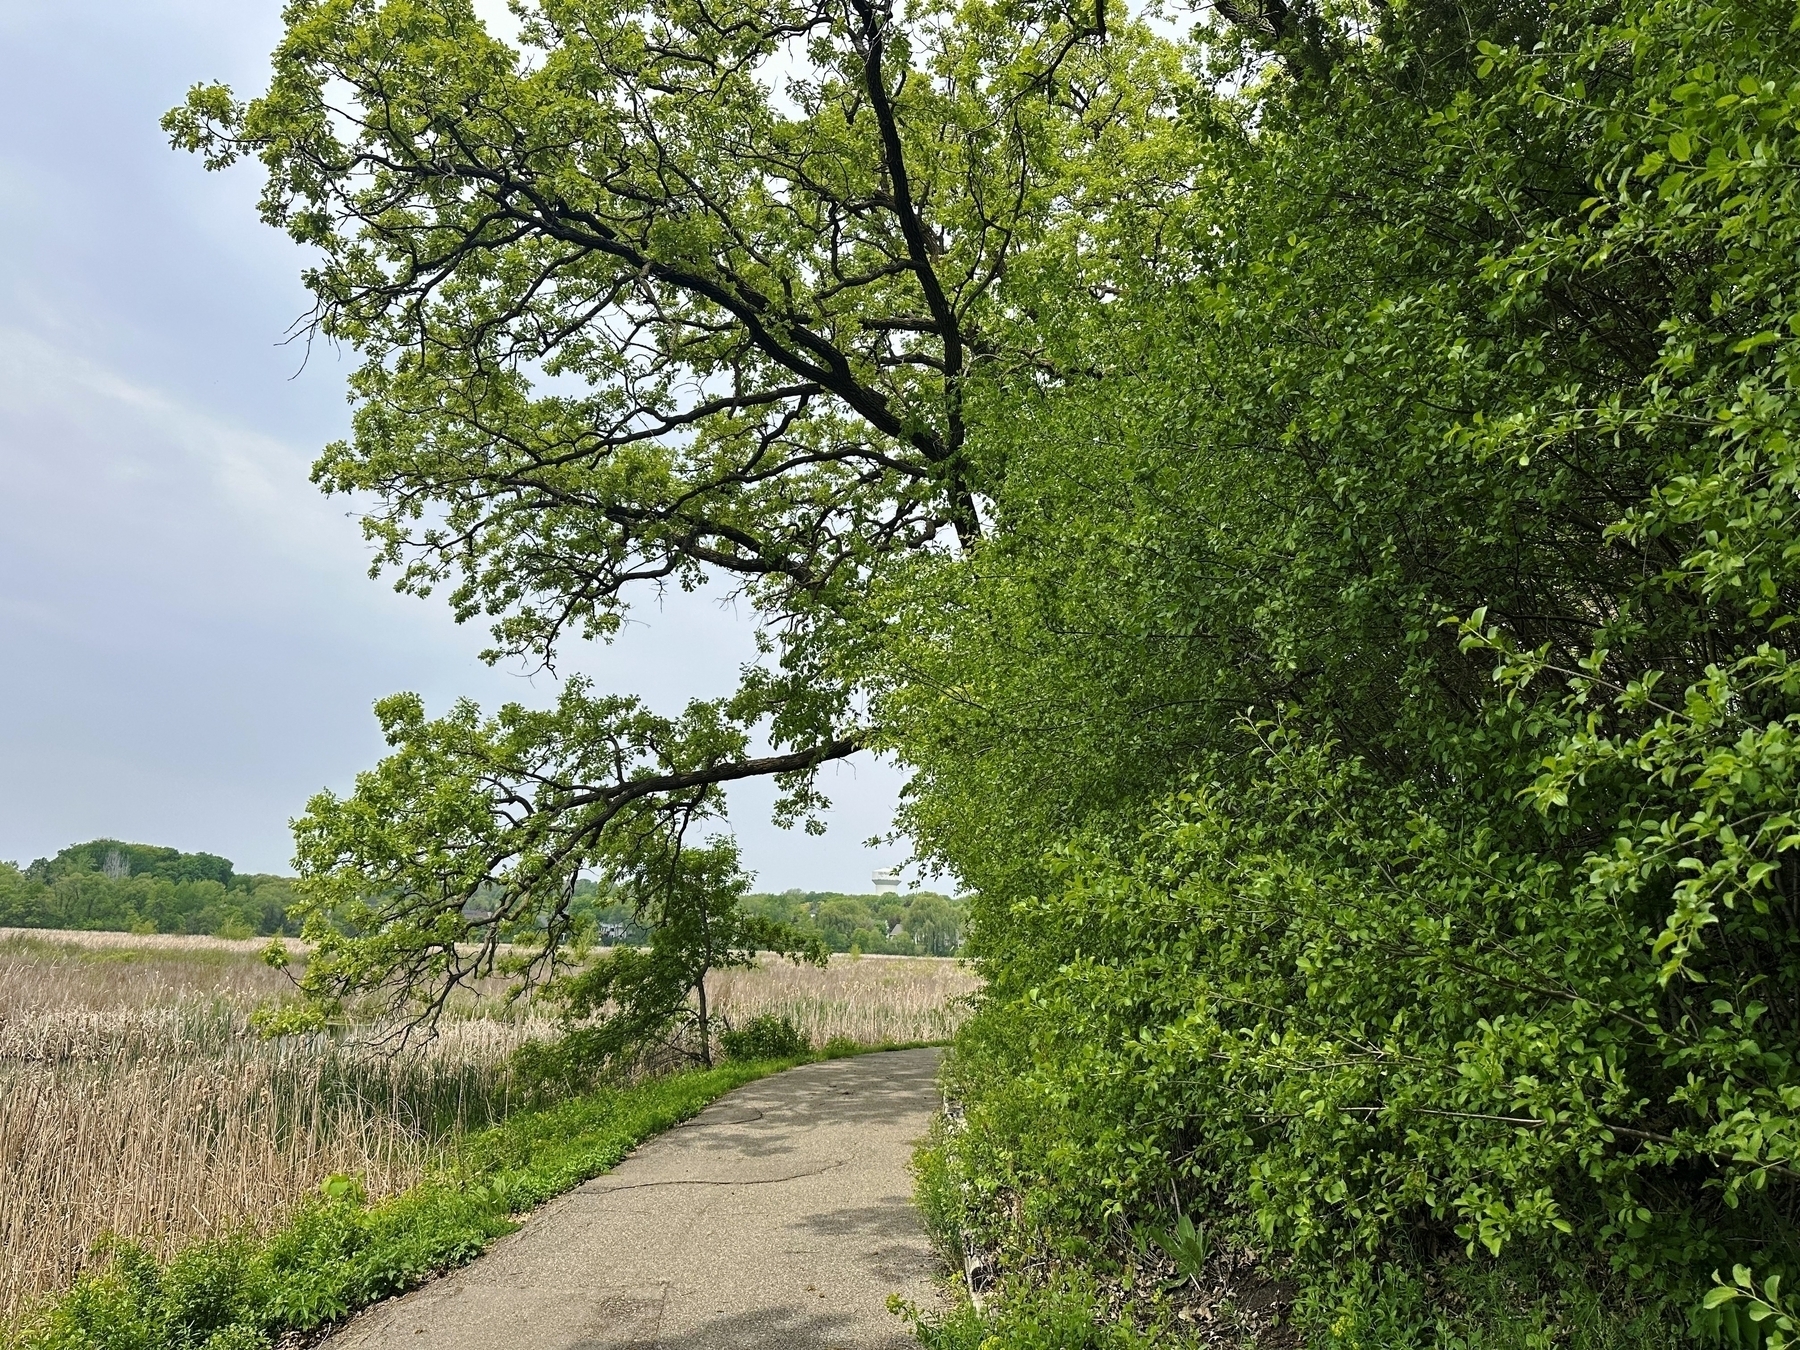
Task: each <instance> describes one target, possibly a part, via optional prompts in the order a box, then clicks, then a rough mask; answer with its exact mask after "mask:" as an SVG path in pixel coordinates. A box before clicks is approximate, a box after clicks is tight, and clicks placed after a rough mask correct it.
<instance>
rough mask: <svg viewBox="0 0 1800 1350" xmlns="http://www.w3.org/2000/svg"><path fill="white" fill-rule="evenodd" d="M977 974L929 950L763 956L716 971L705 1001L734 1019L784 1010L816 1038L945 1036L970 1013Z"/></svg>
mask: <svg viewBox="0 0 1800 1350" xmlns="http://www.w3.org/2000/svg"><path fill="white" fill-rule="evenodd" d="M980 983H981V982H980V980H978V979H977V978H976V977H975V974H974V972H973V971H971V970H970V969H969V968H968V967H967V966H966V965H964V964H963V963H962V962H961V961H952V960H947V959H942V958H938V957H932V956H834V957H832V958H831V963H830V964H829V965H827V966H823V967H820V966H799V965H795V964H793V963H792V962H790V961H781V960H777V959H776V958H773V957H764V958H763V960H762V961H761V962H760V963H758V964H757V965H756V966H755V967H754V968H752V969H749V970H721V971H715V972H714V973H713V974H712V975H711V976H709V977H708V978H707V981H706V993H707V1000H708V1002H709V1003H710V1004H711V1006H712V1008H713V1009H714V1010H715V1011H717V1012H719V1013H722V1014H724V1016H725V1017H726V1019H727V1020H729V1021H731V1022H734V1023H736V1022H745V1021H748V1020H749V1019H750V1018H752V1017H760V1016H763V1015H764V1014H770V1015H773V1016H777V1017H789V1018H792V1019H793V1022H794V1025H795V1026H797V1027H799V1028H800V1030H801V1032H802V1033H804V1034H805V1036H806V1037H807V1039H808V1040H810V1041H811V1042H812V1043H813V1044H814V1045H817V1046H822V1045H824V1044H825V1043H826V1042H827V1041H830V1040H833V1039H836V1038H839V1037H843V1038H847V1039H849V1040H853V1041H856V1042H858V1043H860V1044H862V1045H882V1044H888V1043H892V1042H905V1041H945V1040H949V1039H950V1037H951V1036H953V1035H954V1034H955V1033H956V1029H957V1027H959V1026H961V1025H962V1022H963V1020H964V1019H965V1018H966V1017H967V1016H968V1015H969V1001H968V1000H969V996H970V995H971V994H973V993H974V992H975V990H976V989H977V988H978V987H979V986H980Z"/></svg>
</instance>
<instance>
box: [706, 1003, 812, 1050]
mask: <svg viewBox="0 0 1800 1350" xmlns="http://www.w3.org/2000/svg"><path fill="white" fill-rule="evenodd" d="M719 1044H720V1045H721V1046H722V1047H723V1048H724V1050H725V1058H726V1059H729V1060H754V1059H795V1058H797V1057H798V1056H800V1055H804V1054H806V1053H807V1051H809V1050H811V1049H812V1046H811V1045H810V1044H808V1042H807V1039H806V1037H805V1036H804V1035H803V1034H801V1031H800V1028H799V1027H797V1026H795V1025H794V1019H793V1018H791V1017H777V1016H775V1015H774V1014H772V1013H766V1014H764V1015H763V1016H761V1017H752V1018H751V1019H750V1020H749V1021H748V1022H746V1023H744V1025H743V1026H741V1027H732V1028H730V1029H728V1030H726V1031H724V1032H722V1033H721V1034H720V1036H719Z"/></svg>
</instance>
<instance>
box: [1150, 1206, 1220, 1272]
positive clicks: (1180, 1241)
mask: <svg viewBox="0 0 1800 1350" xmlns="http://www.w3.org/2000/svg"><path fill="white" fill-rule="evenodd" d="M1150 1241H1151V1242H1153V1243H1154V1244H1155V1245H1156V1246H1157V1247H1159V1248H1161V1249H1162V1253H1163V1255H1164V1256H1166V1257H1168V1258H1169V1260H1170V1261H1171V1262H1173V1263H1174V1266H1175V1278H1174V1279H1172V1280H1170V1281H1169V1282H1168V1283H1167V1284H1166V1285H1164V1286H1163V1287H1164V1288H1165V1289H1177V1288H1179V1287H1180V1286H1182V1285H1184V1284H1187V1283H1188V1282H1189V1281H1190V1280H1191V1281H1198V1280H1199V1278H1200V1272H1201V1271H1202V1270H1204V1269H1206V1260H1207V1258H1208V1257H1209V1256H1211V1255H1212V1239H1211V1238H1210V1237H1208V1236H1207V1233H1206V1230H1205V1229H1204V1228H1196V1227H1194V1221H1193V1220H1192V1219H1190V1218H1189V1217H1188V1216H1187V1215H1185V1214H1180V1215H1177V1216H1176V1218H1175V1226H1174V1227H1173V1228H1172V1229H1170V1230H1169V1231H1168V1232H1166V1233H1152V1234H1151V1235H1150Z"/></svg>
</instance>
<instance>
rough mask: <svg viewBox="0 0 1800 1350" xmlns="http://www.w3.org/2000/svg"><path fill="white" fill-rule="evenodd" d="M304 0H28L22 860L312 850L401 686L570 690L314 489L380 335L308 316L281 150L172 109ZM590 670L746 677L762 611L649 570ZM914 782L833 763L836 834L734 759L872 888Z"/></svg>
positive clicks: (265, 865)
mask: <svg viewBox="0 0 1800 1350" xmlns="http://www.w3.org/2000/svg"><path fill="white" fill-rule="evenodd" d="M279 35H280V3H279V0H130V3H126V2H125V0H0V52H4V54H5V64H6V68H7V77H6V79H5V80H3V81H0V126H4V127H5V134H4V137H3V139H0V858H4V859H11V860H18V861H20V862H25V861H29V860H30V859H32V858H35V857H42V856H48V855H50V854H53V853H55V852H56V851H57V850H58V849H60V848H62V847H64V846H66V845H68V844H71V843H74V842H77V841H81V840H87V839H92V838H97V837H111V838H120V839H125V840H129V841H132V842H140V843H155V844H168V845H173V846H175V847H178V848H182V849H185V850H189V851H196V850H198V851H205V852H209V853H218V854H223V855H224V856H226V857H228V858H230V859H232V860H233V862H234V863H235V864H236V865H237V867H238V870H240V871H277V872H285V871H287V870H289V858H290V856H291V854H292V841H291V838H290V836H289V834H288V828H287V822H288V820H289V819H291V818H292V817H293V816H295V815H296V814H298V813H299V812H300V810H301V809H302V808H303V806H304V804H305V802H306V799H307V798H308V796H310V795H311V794H312V793H313V792H316V791H317V790H318V789H320V788H321V787H330V788H332V789H334V790H336V791H339V792H343V791H347V790H348V789H349V787H350V785H351V783H352V781H353V778H354V775H355V774H356V772H357V770H359V769H362V768H366V767H368V766H369V765H371V764H373V763H374V762H375V760H376V759H377V758H379V756H380V754H381V751H382V748H383V747H382V743H381V739H380V736H379V735H378V733H377V731H376V727H375V722H374V719H373V717H372V715H371V713H370V706H371V704H372V703H373V702H374V701H375V700H376V699H377V698H379V697H381V696H383V695H385V694H389V693H393V692H395V691H397V690H401V689H410V690H416V691H418V692H419V693H420V694H422V695H423V696H424V697H425V699H426V702H427V704H428V706H429V707H430V708H431V709H432V710H434V711H439V710H442V709H444V708H445V707H447V706H448V704H449V703H450V701H451V700H452V699H454V698H457V697H459V696H463V695H468V696H471V697H474V698H476V699H477V700H479V701H480V702H482V703H483V705H484V706H489V707H491V706H494V705H497V704H498V703H500V702H503V701H506V700H517V701H521V702H526V703H545V702H548V701H549V700H551V699H552V698H553V697H554V695H555V684H554V682H553V681H552V680H551V679H550V678H549V677H546V676H544V675H542V674H538V675H535V676H532V675H529V674H527V673H526V672H525V671H524V670H522V669H521V668H518V667H499V668H490V667H487V666H485V665H483V664H482V662H481V661H479V660H478V659H477V656H476V653H477V652H478V651H480V649H481V648H482V646H483V645H485V643H484V640H485V638H486V633H485V630H484V629H482V628H481V627H480V626H479V625H470V626H466V627H459V626H458V625H457V624H456V623H455V622H454V621H453V620H452V618H451V616H450V614H449V612H448V610H447V609H446V608H445V606H444V605H443V604H442V603H441V602H439V601H436V600H419V599H415V598H410V597H402V596H398V595H395V594H394V593H393V592H392V590H391V589H390V586H389V584H388V583H387V582H385V581H372V580H370V579H369V577H368V574H367V573H368V554H367V549H366V547H365V545H364V543H363V540H362V536H361V532H360V528H359V526H358V523H357V521H356V520H355V518H354V516H353V515H352V504H351V503H349V502H347V501H345V500H343V499H327V498H325V497H323V496H322V495H321V494H319V493H318V491H317V490H316V489H314V488H313V487H312V485H311V484H310V482H309V481H308V478H307V472H308V466H309V465H310V463H311V461H312V459H313V457H314V456H315V455H316V453H317V452H318V450H319V448H320V447H322V446H323V445H325V444H327V443H329V442H330V441H332V440H334V439H336V438H338V437H339V436H341V435H343V434H344V433H345V430H346V428H347V426H348V406H347V404H346V402H345V398H344V381H345V376H346V374H347V373H348V369H349V366H348V364H347V363H346V362H344V361H342V360H340V359H339V357H338V355H337V354H336V353H334V352H333V351H331V350H330V349H329V348H326V347H322V346H319V347H314V348H313V349H312V350H311V352H310V353H309V352H307V351H306V350H305V347H304V344H301V343H293V342H286V341H284V339H285V338H286V337H287V335H288V333H289V331H290V328H291V326H292V325H293V323H294V321H295V320H296V319H297V318H298V317H300V316H301V315H302V314H304V313H305V311H306V308H307V296H306V293H305V291H304V290H303V289H302V287H301V285H300V282H299V274H300V271H301V268H302V267H303V265H304V261H305V260H304V258H303V256H302V255H301V253H300V251H299V250H298V249H297V248H296V247H295V246H294V245H292V244H291V243H290V242H289V241H288V240H287V239H286V238H285V236H282V235H280V234H278V233H277V232H275V231H273V230H271V229H269V228H268V227H266V226H264V225H263V224H262V223H261V222H260V221H259V220H258V219H257V217H256V210H255V202H256V195H257V191H258V187H259V179H258V175H257V171H256V168H255V166H238V167H237V168H234V169H231V170H228V171H226V172H223V173H213V174H209V173H207V172H205V171H204V170H203V169H202V167H201V165H200V163H199V162H198V161H197V160H196V159H194V158H192V157H191V156H188V155H185V154H180V153H177V152H174V151H172V150H170V149H169V148H168V145H167V142H166V138H165V137H164V135H163V133H162V132H161V131H160V129H159V128H158V126H157V122H158V119H159V117H160V116H161V114H162V113H163V112H164V111H165V110H166V109H168V108H169V107H171V106H173V105H174V104H176V103H177V102H179V101H180V99H181V97H182V95H183V93H184V92H185V90H186V89H187V88H188V86H189V85H191V84H194V83H196V82H200V81H210V80H215V79H216V80H223V81H224V82H226V83H228V84H230V85H231V86H232V88H233V89H234V90H235V91H237V92H238V93H239V94H249V93H255V92H259V91H260V90H261V88H262V83H263V80H264V75H265V72H266V69H267V54H268V52H269V51H270V49H271V48H272V47H273V46H274V44H275V42H276V41H277V39H278V37H279ZM635 618H636V620H637V622H635V623H634V624H633V625H632V626H631V627H630V628H629V629H628V630H627V632H626V633H625V634H624V635H623V636H622V637H620V638H619V639H618V640H617V641H616V642H615V643H613V644H611V645H610V646H593V647H586V648H581V649H577V650H573V651H571V652H570V653H568V659H567V661H566V664H565V665H564V666H563V667H562V669H564V670H567V671H584V672H586V673H588V674H590V675H591V676H593V677H594V678H595V680H596V683H597V684H598V685H599V686H600V687H601V688H603V689H608V690H615V691H618V692H624V693H637V694H641V695H644V696H646V697H647V699H648V701H649V702H651V703H652V705H653V706H656V707H658V708H659V709H663V710H667V711H674V710H676V709H677V708H679V707H680V706H681V704H682V703H683V702H684V701H685V700H686V699H688V698H692V697H703V696H707V695H712V694H718V693H723V692H725V691H726V690H727V689H729V688H730V687H731V685H732V683H733V682H734V679H735V675H736V672H737V668H738V666H739V664H740V663H741V662H742V661H744V660H746V659H747V658H748V656H749V655H750V653H751V650H752V647H751V631H750V629H749V626H748V624H747V622H746V616H745V615H744V614H743V613H741V612H733V611H732V610H730V609H729V608H721V607H720V605H719V604H718V602H717V600H716V598H714V597H713V596H711V595H709V594H708V592H707V591H705V590H702V591H701V592H699V593H698V594H696V595H693V596H679V595H678V596H674V597H670V598H669V599H668V600H667V601H665V602H664V603H663V604H662V605H661V606H658V605H657V604H656V602H655V601H654V600H650V601H649V603H648V604H647V605H646V606H642V607H640V608H639V610H638V611H637V613H636V615H635ZM901 781H902V779H901V776H900V774H899V772H898V771H897V770H896V769H894V768H893V767H892V766H889V765H884V764H879V763H872V762H867V761H864V760H862V759H860V758H859V759H858V760H854V761H851V762H848V763H844V764H840V765H836V766H831V767H828V768H827V770H826V778H825V786H826V790H827V792H828V793H829V794H830V795H831V797H832V798H833V801H834V803H835V807H834V810H833V812H832V815H831V817H830V818H829V822H828V823H829V825H830V828H829V829H828V831H827V833H826V834H825V836H823V837H822V838H817V837H811V836H808V835H806V834H804V833H803V832H801V831H799V830H794V831H784V830H780V829H777V828H775V827H774V826H773V825H772V824H770V822H769V806H770V804H771V802H772V800H773V794H772V792H771V791H770V790H769V789H768V788H767V787H766V786H765V785H758V784H748V785H744V786H742V787H741V788H739V789H736V790H734V793H733V796H732V812H731V814H732V825H733V827H734V829H735V831H736V833H737V836H738V839H739V842H740V844H741V847H742V852H743V856H744V860H745V863H746V866H747V867H748V868H749V869H750V870H751V871H752V872H754V873H755V874H756V879H757V886H758V888H759V889H771V890H785V889H787V888H789V887H801V888H803V889H808V890H850V891H866V890H868V889H870V887H869V874H870V872H871V871H872V870H874V869H876V868H880V867H886V866H889V865H891V864H897V863H900V862H903V861H904V860H905V857H906V849H905V847H904V845H887V846H882V847H877V848H873V849H871V848H867V847H865V846H864V841H866V840H868V839H869V838H871V837H872V836H875V835H878V834H884V833H885V832H886V831H887V829H888V826H889V821H890V819H891V815H892V811H893V807H894V803H895V801H896V798H897V794H898V790H899V786H900V783H901Z"/></svg>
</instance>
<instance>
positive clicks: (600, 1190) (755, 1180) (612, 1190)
mask: <svg viewBox="0 0 1800 1350" xmlns="http://www.w3.org/2000/svg"><path fill="white" fill-rule="evenodd" d="M846 1161H848V1160H847V1159H844V1158H839V1159H838V1160H837V1161H836V1162H834V1163H829V1164H827V1165H826V1166H824V1167H815V1168H814V1169H813V1170H812V1171H810V1172H796V1173H794V1174H793V1176H791V1177H752V1178H750V1179H749V1180H748V1181H714V1180H712V1179H711V1178H700V1179H696V1180H686V1179H678V1178H670V1179H669V1180H667V1181H639V1182H634V1183H633V1184H632V1185H630V1186H603V1187H593V1188H592V1189H587V1188H585V1187H584V1188H583V1189H584V1191H585V1192H586V1194H588V1195H617V1194H618V1193H619V1192H620V1191H642V1190H648V1189H649V1188H650V1187H652V1186H775V1185H778V1184H780V1183H781V1182H783V1181H803V1180H805V1179H806V1178H807V1177H822V1176H824V1175H825V1174H826V1173H827V1172H835V1171H837V1169H838V1168H840V1167H842V1166H843V1165H844V1163H845V1162H846ZM589 1185H590V1186H592V1183H591V1182H590V1183H589Z"/></svg>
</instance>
